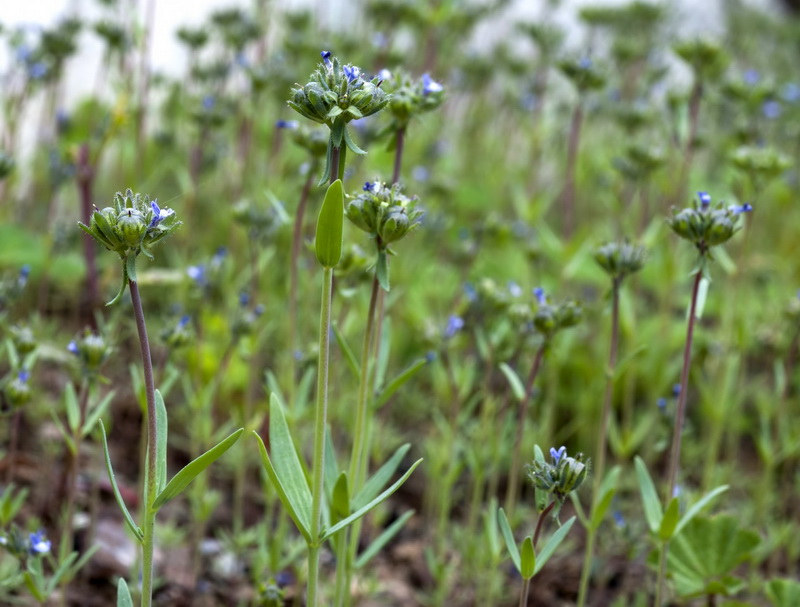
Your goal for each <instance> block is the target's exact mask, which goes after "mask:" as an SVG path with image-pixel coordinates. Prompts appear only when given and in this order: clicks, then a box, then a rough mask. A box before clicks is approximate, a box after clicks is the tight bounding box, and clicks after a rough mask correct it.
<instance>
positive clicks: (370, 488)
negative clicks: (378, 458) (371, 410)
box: [353, 443, 411, 510]
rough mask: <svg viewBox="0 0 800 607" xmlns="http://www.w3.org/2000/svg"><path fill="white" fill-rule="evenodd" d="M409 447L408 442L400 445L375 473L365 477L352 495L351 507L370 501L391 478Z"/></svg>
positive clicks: (359, 506)
mask: <svg viewBox="0 0 800 607" xmlns="http://www.w3.org/2000/svg"><path fill="white" fill-rule="evenodd" d="M409 449H411V445H410V444H408V443H406V444H405V445H401V446H400V447H399V448H398V449H397V451H395V452H394V454H393V455H392V457H390V458H389V459H388V460H387V461H386V463H384V464H383V466H381V467H380V468H378V470H377V471H376V472H375V474H373V475H372V476H371V477H369V479H367V482H366V483H364V486H363V487H362V488H361V491H359V492H358V493H357V494H356V495H354V496H353V508H354V509H355V510H358V509H359V508H361V507H363V506H364V505H365V504H367V503H369V502H370V501H372V500H373V499H374V498H375V496H376V495H378V492H379V491H380V490H381V489H383V488H384V487H385V486H386V483H388V482H389V479H390V478H392V475H393V474H394V472H395V470H397V467H398V466H399V465H400V462H402V461H403V458H404V457H405V456H406V453H408V450H409Z"/></svg>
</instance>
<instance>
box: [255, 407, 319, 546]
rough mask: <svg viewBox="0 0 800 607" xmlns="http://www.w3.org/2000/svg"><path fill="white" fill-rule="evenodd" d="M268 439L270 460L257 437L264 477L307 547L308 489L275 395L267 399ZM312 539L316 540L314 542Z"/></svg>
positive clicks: (264, 447)
mask: <svg viewBox="0 0 800 607" xmlns="http://www.w3.org/2000/svg"><path fill="white" fill-rule="evenodd" d="M269 411H270V424H269V438H270V447H271V448H272V458H270V456H269V454H268V453H267V448H266V446H265V445H264V441H262V440H261V437H260V436H258V434H257V433H255V432H254V433H253V434H255V435H256V437H257V438H258V441H259V448H260V452H261V461H262V463H263V464H264V469H265V470H266V473H267V476H268V477H269V479H270V482H272V484H273V486H274V487H275V490H276V491H277V492H278V497H279V498H280V500H281V502H282V503H283V505H284V507H285V508H286V509H287V510H288V511H289V516H291V517H292V520H293V521H294V523H295V525H297V528H298V530H299V531H300V533H302V534H303V537H305V538H306V542H307V543H311V535H310V532H309V529H310V528H311V489H310V488H309V486H308V480H307V479H306V476H305V472H303V466H302V465H301V464H300V458H299V457H298V455H297V450H296V449H295V446H294V442H292V437H291V435H290V434H289V426H288V425H287V424H286V418H285V417H284V414H283V408H282V407H281V404H280V402H279V401H278V399H277V397H276V396H275V394H273V395H272V396H271V397H270V407H269ZM315 539H316V538H315Z"/></svg>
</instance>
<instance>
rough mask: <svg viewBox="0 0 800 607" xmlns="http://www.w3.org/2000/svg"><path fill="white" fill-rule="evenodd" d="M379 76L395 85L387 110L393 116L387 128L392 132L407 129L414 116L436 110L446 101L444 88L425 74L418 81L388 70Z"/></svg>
mask: <svg viewBox="0 0 800 607" xmlns="http://www.w3.org/2000/svg"><path fill="white" fill-rule="evenodd" d="M384 72H385V73H384ZM379 75H380V76H381V77H383V78H386V79H389V80H390V83H391V84H393V85H394V88H393V89H392V96H391V99H390V101H389V106H388V108H387V109H388V111H389V113H390V114H391V115H392V121H391V124H389V126H388V127H387V129H388V130H389V131H390V132H396V131H398V130H400V129H404V128H406V126H407V125H408V123H409V121H410V120H411V119H412V118H413V117H414V116H418V115H419V114H422V113H423V112H429V111H431V110H435V109H436V108H438V107H439V106H440V105H441V104H442V101H443V100H444V87H443V86H442V85H441V84H440V83H438V82H436V81H435V80H434V79H433V78H431V77H430V75H429V74H423V75H422V78H420V79H418V80H413V79H412V78H411V77H410V76H408V75H407V74H403V73H396V74H394V75H392V74H390V73H388V71H387V70H384V71H383V72H381V74H379Z"/></svg>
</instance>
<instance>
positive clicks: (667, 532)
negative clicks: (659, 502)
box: [658, 496, 681, 542]
mask: <svg viewBox="0 0 800 607" xmlns="http://www.w3.org/2000/svg"><path fill="white" fill-rule="evenodd" d="M680 514H681V511H680V503H679V500H678V498H677V496H676V497H673V498H672V499H671V500H670V501H669V504H667V510H666V511H665V512H664V518H662V519H661V525H660V526H659V528H658V539H660V540H661V541H662V542H668V541H669V540H670V539H672V535H673V534H674V533H675V527H676V526H677V525H678V517H679V516H680Z"/></svg>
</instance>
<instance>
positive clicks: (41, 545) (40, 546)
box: [28, 529, 52, 556]
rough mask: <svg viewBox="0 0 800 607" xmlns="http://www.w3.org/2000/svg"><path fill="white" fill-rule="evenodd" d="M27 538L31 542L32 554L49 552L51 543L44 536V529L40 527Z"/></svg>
mask: <svg viewBox="0 0 800 607" xmlns="http://www.w3.org/2000/svg"><path fill="white" fill-rule="evenodd" d="M28 539H29V541H30V544H31V547H30V551H31V554H32V555H34V556H39V555H42V554H47V553H48V552H50V547H51V545H52V544H51V543H50V540H48V539H47V538H46V537H45V535H44V531H42V530H41V529H40V530H39V531H36V532H35V533H31V534H30V536H29V538H28Z"/></svg>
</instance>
